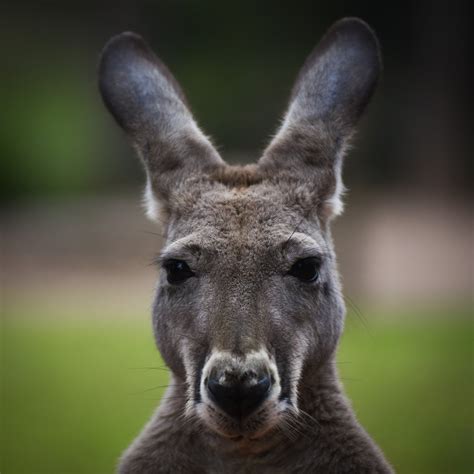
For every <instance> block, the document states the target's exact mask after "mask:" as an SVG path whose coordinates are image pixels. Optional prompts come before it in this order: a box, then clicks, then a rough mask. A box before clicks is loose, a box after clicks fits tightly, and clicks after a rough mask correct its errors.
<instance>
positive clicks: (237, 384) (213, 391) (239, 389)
mask: <svg viewBox="0 0 474 474" xmlns="http://www.w3.org/2000/svg"><path fill="white" fill-rule="evenodd" d="M271 385H272V383H271V379H270V376H269V375H267V374H262V375H260V376H248V375H247V374H245V375H244V376H240V377H237V376H235V375H230V376H229V375H228V374H227V375H220V376H216V375H214V376H210V377H209V378H208V381H207V389H208V391H209V394H210V396H211V399H212V400H213V401H214V402H215V403H216V404H217V405H218V406H219V407H220V408H221V409H222V410H224V411H225V412H226V413H227V414H228V415H230V416H232V417H233V418H245V417H246V416H248V415H250V413H252V412H253V411H255V410H256V409H257V408H258V407H259V406H260V405H261V404H262V403H263V401H264V400H265V399H266V398H267V396H268V394H269V392H270V388H271Z"/></svg>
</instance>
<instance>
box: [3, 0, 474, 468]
mask: <svg viewBox="0 0 474 474" xmlns="http://www.w3.org/2000/svg"><path fill="white" fill-rule="evenodd" d="M344 16H359V17H361V18H363V19H364V20H365V21H367V22H368V23H369V24H370V25H371V26H372V27H373V28H374V29H375V31H376V33H377V35H378V37H379V39H380V42H381V44H382V49H383V57H384V74H383V78H382V81H381V83H380V85H379V88H378V91H377V93H376V95H375V97H374V100H373V102H372V103H371V105H370V107H369V111H368V114H367V116H366V117H364V118H363V120H362V122H361V124H360V127H359V134H358V136H357V137H356V139H355V141H354V149H353V150H352V151H351V152H350V153H349V156H348V157H347V159H346V162H345V170H344V181H345V184H346V186H347V187H348V188H349V192H348V194H347V196H346V203H347V208H346V213H345V215H344V216H342V217H341V218H340V219H339V220H338V221H336V222H335V225H334V230H335V240H336V247H337V250H338V255H339V260H340V267H341V273H342V277H343V281H344V285H345V288H346V296H347V303H348V308H349V314H348V320H347V328H346V336H345V338H344V340H343V341H342V347H341V354H342V355H340V357H341V358H344V359H345V360H344V361H341V372H342V373H343V376H344V377H345V380H346V382H345V385H346V388H347V391H348V393H349V396H350V397H351V398H352V399H353V400H354V406H355V408H356V411H357V412H358V413H359V415H360V418H361V420H362V421H363V423H364V424H365V425H366V426H367V428H368V429H369V431H370V432H371V433H372V434H373V435H374V437H375V438H376V439H377V440H378V441H380V443H381V445H382V447H383V448H384V449H385V450H386V452H387V455H388V457H389V459H390V460H392V462H393V463H394V465H395V467H397V468H399V469H400V472H417V473H422V472H426V473H428V472H429V473H435V472H440V473H441V472H453V473H454V472H472V470H473V468H474V462H473V457H472V451H471V450H472V446H473V433H472V429H471V425H472V424H473V423H474V420H473V413H472V406H471V405H472V399H473V398H472V397H473V395H474V393H473V377H474V375H473V363H472V361H473V354H472V322H471V321H472V319H471V310H472V262H471V260H472V230H473V220H472V206H471V200H472V187H471V183H472V149H473V147H472V145H473V143H472V140H473V139H472V125H471V123H470V120H469V118H470V117H469V116H468V113H469V112H468V110H469V107H470V106H471V104H472V100H471V94H470V93H471V89H472V86H471V84H472V80H471V79H472V76H471V75H470V70H469V68H470V65H471V63H472V59H471V60H468V57H469V54H470V53H471V51H470V39H471V38H470V33H471V32H470V28H469V27H470V23H471V21H472V18H471V17H470V16H469V11H468V2H450V3H449V4H447V3H446V2H428V1H426V0H425V1H418V2H405V3H404V2H397V3H384V2H368V1H366V2H352V3H351V2H341V1H333V2H324V3H323V2H315V1H314V0H313V1H307V0H294V1H292V2H283V1H282V2H277V1H268V0H264V1H259V2H250V1H247V0H245V1H240V2H222V1H215V0H207V1H201V2H198V1H192V0H175V1H171V0H161V1H154V2H151V1H141V2H123V1H120V2H113V3H112V2H110V3H100V2H74V1H73V2H61V3H60V2H56V3H53V2H29V3H25V2H16V3H15V2H9V3H8V4H4V5H3V7H2V14H1V19H0V25H1V30H2V33H1V35H2V41H1V45H0V48H1V49H3V51H2V53H3V54H2V74H1V77H0V103H1V104H2V115H3V120H2V127H1V128H0V195H1V198H2V206H1V208H0V219H1V221H0V222H1V227H2V259H1V278H2V290H3V291H2V294H3V296H2V313H3V315H4V316H3V318H2V319H3V323H4V324H3V325H2V355H3V357H2V366H3V367H2V374H3V375H2V380H1V381H2V402H3V403H2V405H3V412H4V413H3V415H2V419H3V423H2V424H3V426H4V428H3V430H2V443H1V444H2V460H1V462H2V465H1V470H2V472H5V473H20V472H21V473H27V472H31V473H39V472H45V473H46V472H48V473H56V472H57V473H60V472H61V473H62V472H74V473H76V472H77V473H79V472H88V473H95V472H97V473H102V472H112V471H113V468H114V463H115V460H116V459H117V457H118V455H119V454H120V452H121V450H122V449H123V448H124V447H125V446H126V445H127V443H128V442H129V440H130V439H131V438H132V437H133V436H134V435H135V434H136V433H137V431H138V430H139V429H140V427H141V426H142V425H143V423H144V422H145V420H146V419H147V417H148V416H149V414H150V411H151V410H152V408H153V407H154V406H155V405H156V404H157V403H158V400H159V397H160V395H161V388H160V387H157V388H156V389H153V390H151V391H148V390H149V389H151V387H154V386H158V384H159V383H160V381H161V384H163V383H165V382H166V373H165V374H164V375H163V374H162V373H161V372H160V373H159V377H157V375H156V371H147V370H141V369H140V370H135V369H137V368H144V367H148V366H153V365H157V364H158V365H160V364H162V363H161V361H160V360H159V358H158V355H157V354H156V351H155V349H154V347H153V342H152V338H151V331H150V330H149V327H148V326H149V322H148V321H149V316H148V313H149V310H148V308H149V304H150V302H151V295H152V292H153V285H154V279H155V277H156V271H155V269H154V268H152V267H151V266H150V265H149V261H150V260H151V259H152V257H153V255H154V253H156V252H158V250H159V245H160V239H159V238H158V237H157V236H156V235H155V233H156V232H159V229H158V230H157V228H156V225H154V224H152V223H148V222H147V221H146V220H145V218H144V217H143V213H142V209H141V204H140V199H141V193H142V187H143V183H144V179H143V173H142V171H141V168H140V164H139V162H138V160H137V159H136V158H135V157H134V155H133V153H132V150H131V148H130V146H129V145H128V143H127V141H126V140H125V138H124V136H123V135H122V133H121V131H120V130H119V129H118V127H116V125H115V123H114V122H113V120H112V119H111V117H110V116H109V115H108V113H107V112H106V110H105V108H104V107H103V105H102V102H101V99H100V96H99V94H98V90H97V77H96V68H97V61H98V56H99V53H100V50H101V48H102V47H103V45H104V44H105V42H106V41H107V40H108V39H109V38H110V36H112V35H114V34H117V33H119V32H121V31H124V30H133V31H136V32H138V33H140V34H141V35H142V36H144V37H145V38H146V39H147V40H148V42H149V43H150V44H151V45H152V47H153V48H154V49H155V51H156V52H157V54H158V55H159V56H160V57H161V58H162V59H163V60H164V62H165V63H167V65H168V66H169V67H170V69H171V70H172V71H173V73H174V75H175V76H176V78H177V79H178V81H179V82H180V83H181V85H182V86H183V89H184V90H185V92H186V93H187V96H188V99H189V102H190V103H191V105H192V108H193V111H194V113H195V116H196V118H197V120H198V123H199V124H200V125H201V127H202V128H203V129H204V130H205V132H206V133H208V134H209V135H211V136H212V137H213V139H214V142H215V143H216V144H217V145H218V146H219V149H220V151H221V153H222V156H223V157H224V159H226V160H228V161H229V162H234V163H237V162H250V161H255V160H256V159H258V157H259V156H260V154H261V152H262V150H263V149H264V147H265V145H266V144H267V143H268V141H269V138H270V136H271V134H272V133H273V132H274V131H275V130H276V127H277V125H278V123H279V120H280V119H281V117H282V115H283V112H284V109H285V106H286V102H287V99H288V95H289V91H290V89H291V86H292V82H293V80H294V78H295V76H296V74H297V72H298V69H299V68H300V66H301V65H302V63H303V61H304V59H305V57H306V56H307V55H308V53H309V52H310V51H311V49H312V48H313V46H314V45H315V44H316V43H317V41H318V40H319V38H320V37H321V36H322V34H323V33H324V31H325V30H326V29H327V28H328V27H329V26H330V25H331V23H332V22H334V21H336V20H337V19H339V18H341V17H344ZM342 362H350V364H346V365H342ZM344 377H343V380H344ZM157 379H158V383H157ZM163 379H164V381H163ZM453 407H456V412H455V414H453ZM387 426H389V427H390V428H387Z"/></svg>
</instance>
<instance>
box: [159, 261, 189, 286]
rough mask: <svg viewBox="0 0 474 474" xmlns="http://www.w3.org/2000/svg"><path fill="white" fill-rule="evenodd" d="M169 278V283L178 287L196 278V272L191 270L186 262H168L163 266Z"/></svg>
mask: <svg viewBox="0 0 474 474" xmlns="http://www.w3.org/2000/svg"><path fill="white" fill-rule="evenodd" d="M163 267H164V269H165V270H166V274H167V277H168V283H171V284H172V285H177V284H178V283H182V282H183V281H185V280H187V279H188V278H191V277H192V276H194V272H193V271H192V270H191V269H190V268H189V266H188V264H187V263H186V262H185V261H184V260H167V261H166V262H165V263H164V264H163Z"/></svg>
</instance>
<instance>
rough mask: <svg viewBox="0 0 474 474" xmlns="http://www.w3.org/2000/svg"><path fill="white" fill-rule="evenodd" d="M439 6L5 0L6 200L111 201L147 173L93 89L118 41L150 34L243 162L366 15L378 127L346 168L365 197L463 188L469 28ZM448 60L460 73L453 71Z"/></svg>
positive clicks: (196, 105)
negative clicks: (373, 44)
mask: <svg viewBox="0 0 474 474" xmlns="http://www.w3.org/2000/svg"><path fill="white" fill-rule="evenodd" d="M443 5H444V4H441V3H437V2H427V1H424V2H415V3H413V2H407V3H406V4H397V8H389V7H387V6H386V5H384V4H383V3H380V4H376V3H373V2H367V1H366V2H357V4H356V3H353V4H351V3H348V2H329V3H328V2H326V3H325V4H324V5H321V4H318V3H315V2H314V1H310V0H297V1H294V2H283V1H282V2H274V1H270V0H263V1H259V2H250V1H248V0H244V1H242V2H234V3H232V2H230V3H229V2H221V1H217V0H207V1H206V2H197V1H193V0H179V1H171V0H162V1H158V2H151V1H140V2H115V3H114V5H113V6H111V5H109V4H107V3H101V2H74V1H73V2H67V3H59V2H29V3H28V2H19V3H16V4H15V3H11V4H10V5H8V6H7V8H6V9H5V13H6V15H4V18H3V19H4V23H5V27H4V28H3V34H4V35H5V37H6V41H4V42H2V43H3V47H6V51H5V52H4V55H3V56H4V57H5V58H6V59H5V64H6V65H5V71H6V74H2V77H1V78H0V86H1V87H0V100H1V103H2V105H3V107H2V109H3V112H4V114H5V119H4V120H3V121H2V122H3V123H2V125H3V126H2V128H1V131H0V193H1V195H2V197H3V198H4V199H7V200H11V199H16V198H20V197H26V196H32V197H35V196H36V197H38V196H50V195H59V196H62V195H64V194H71V193H72V194H78V193H88V194H90V193H103V192H110V191H112V190H113V191H116V190H120V189H122V188H123V187H126V186H130V185H134V184H135V183H136V182H138V180H139V179H141V173H140V171H139V165H138V162H137V161H138V160H133V161H132V159H131V155H132V153H131V150H130V148H129V147H128V146H127V145H126V144H125V140H124V139H123V138H122V137H121V133H120V132H119V131H118V129H117V128H116V126H115V124H113V123H112V119H111V118H110V117H109V116H108V114H107V113H106V111H105V108H104V107H103V106H102V103H101V99H100V97H99V94H98V92H97V87H96V63H97V59H98V55H99V52H100V50H101V48H102V46H103V45H104V44H105V42H106V40H107V39H108V38H109V37H110V36H112V35H113V34H116V33H119V32H121V31H123V30H135V31H137V32H139V33H141V34H142V35H143V36H145V37H146V38H147V40H148V41H149V42H150V44H151V45H152V46H153V48H154V49H155V50H156V51H157V53H158V54H159V55H160V56H161V57H162V58H163V59H164V61H165V62H166V63H168V65H169V66H170V68H171V70H172V71H173V72H174V73H175V75H176V77H177V78H178V80H179V81H180V82H181V83H182V85H183V87H184V89H185V91H186V92H187V95H188V97H189V99H190V103H191V104H192V106H193V110H194V111H195V112H196V115H197V118H198V121H199V123H201V125H202V126H203V128H204V129H205V131H206V132H207V133H210V135H211V136H213V137H214V138H215V141H216V142H217V144H218V145H223V154H224V157H227V158H230V159H231V161H232V160H238V161H245V160H254V159H256V158H258V155H259V153H260V151H261V150H262V148H263V147H264V145H265V143H266V142H267V141H268V139H269V136H270V135H271V134H272V133H273V131H274V130H275V129H276V127H277V124H278V120H279V119H280V117H281V115H282V114H283V111H284V108H285V104H286V100H287V97H288V95H289V91H290V88H291V85H292V81H293V80H294V78H295V76H296V73H297V71H298V69H299V67H300V66H301V65H302V63H303V61H304V59H305V57H306V55H307V54H308V53H309V52H310V51H311V49H312V48H313V46H314V45H315V44H316V42H317V41H318V40H319V38H320V37H321V35H322V34H323V33H324V31H325V30H326V28H328V27H329V25H330V24H331V23H332V22H333V21H335V20H336V19H338V18H340V17H343V16H360V17H362V18H364V19H365V20H366V21H368V22H369V23H370V24H371V25H372V26H373V27H374V28H375V30H376V31H377V33H378V35H379V37H380V40H381V43H382V46H383V52H384V61H385V75H384V79H383V81H382V84H381V88H380V89H381V90H380V91H379V92H378V94H377V96H376V98H375V101H374V103H373V104H372V107H371V112H370V114H369V118H368V120H369V121H370V122H369V124H368V126H367V125H366V126H362V134H363V139H362V140H360V142H359V145H360V148H359V147H358V150H357V151H356V152H355V153H353V154H352V156H351V159H350V160H348V166H347V170H346V171H347V173H346V176H347V177H348V181H349V183H353V182H359V183H363V184H364V187H365V188H367V189H372V188H374V187H377V186H380V185H383V186H384V187H385V188H386V187H387V185H388V184H402V185H403V184H406V183H407V182H408V183H410V182H417V181H421V182H426V183H428V184H430V183H431V184H433V185H439V182H438V181H441V182H442V184H443V185H444V186H447V185H450V186H453V185H454V186H456V188H457V187H459V186H461V185H463V183H464V185H466V183H468V178H467V176H466V173H465V171H466V166H467V163H468V159H467V146H468V144H467V142H466V138H464V134H463V131H466V127H465V125H463V124H464V122H463V120H462V119H463V113H464V111H465V110H466V111H467V108H466V109H465V108H464V106H465V104H466V97H467V93H468V87H467V80H466V79H465V76H464V74H463V71H464V70H465V69H466V64H467V59H466V58H465V57H464V56H463V45H464V44H465V39H466V38H465V37H466V35H467V31H468V29H467V25H468V23H467V22H466V16H465V15H464V14H463V11H464V7H463V2H459V5H458V4H457V5H456V6H454V5H451V6H450V11H449V14H448V15H446V14H445V9H444V6H443ZM453 32H454V33H455V34H452V33H453ZM447 63H449V68H450V70H454V69H456V74H447V73H446V71H448V69H447V68H446V67H445V66H446V65H447ZM433 117H434V118H433ZM466 136H467V134H466ZM463 140H464V141H463ZM438 155H439V156H438ZM420 163H421V164H420ZM426 183H425V184H426ZM419 184H420V183H418V182H417V185H419Z"/></svg>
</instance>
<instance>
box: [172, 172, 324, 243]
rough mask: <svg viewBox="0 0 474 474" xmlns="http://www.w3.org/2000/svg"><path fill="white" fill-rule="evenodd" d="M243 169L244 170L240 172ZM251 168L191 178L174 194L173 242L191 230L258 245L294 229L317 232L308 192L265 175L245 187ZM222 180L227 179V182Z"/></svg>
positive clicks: (276, 238)
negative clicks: (307, 202) (267, 178)
mask: <svg viewBox="0 0 474 474" xmlns="http://www.w3.org/2000/svg"><path fill="white" fill-rule="evenodd" d="M240 173H241V174H240ZM239 176H241V177H242V179H246V178H248V176H249V170H248V169H245V168H241V169H240V170H239V169H238V168H236V169H234V170H233V175H232V177H229V175H219V177H218V179H214V180H212V181H207V180H206V181H197V182H196V181H192V180H191V181H189V182H188V183H187V185H186V186H184V187H181V188H180V189H179V191H178V190H177V192H176V193H175V194H174V195H173V198H172V203H173V206H172V208H171V209H170V211H171V212H170V225H169V233H168V239H169V240H171V241H172V240H176V239H179V238H182V237H184V236H186V235H187V234H191V233H194V234H196V233H198V234H200V235H202V236H206V238H207V239H210V240H212V241H227V242H229V241H236V243H238V244H239V245H241V244H243V243H244V242H249V243H250V244H251V245H254V246H260V245H267V244H269V243H272V244H276V243H277V241H283V240H284V239H287V238H288V237H289V235H290V234H291V233H292V232H293V231H296V230H297V229H298V230H299V231H303V232H308V233H310V234H314V233H315V232H317V231H318V230H319V223H318V221H317V220H314V219H312V216H311V214H310V213H308V208H307V207H306V205H305V202H304V201H305V199H306V191H305V189H303V188H298V187H294V188H290V187H288V188H287V189H286V190H285V191H284V192H282V189H281V187H280V186H277V185H275V184H274V183H272V182H270V181H266V180H264V179H260V180H255V183H253V184H248V181H246V183H247V185H246V186H245V185H244V182H243V181H240V182H236V181H233V185H230V179H234V178H236V177H239ZM223 181H224V182H223Z"/></svg>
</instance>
